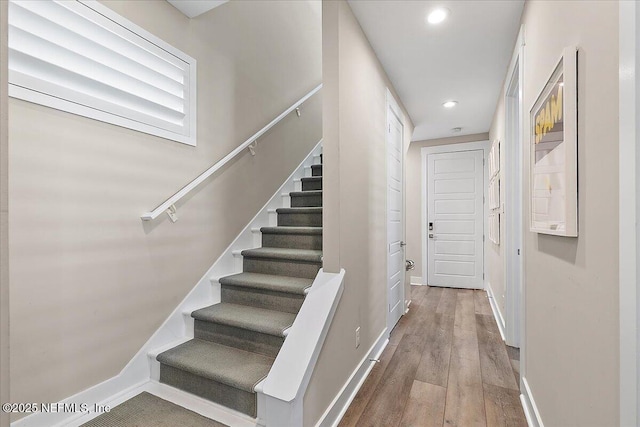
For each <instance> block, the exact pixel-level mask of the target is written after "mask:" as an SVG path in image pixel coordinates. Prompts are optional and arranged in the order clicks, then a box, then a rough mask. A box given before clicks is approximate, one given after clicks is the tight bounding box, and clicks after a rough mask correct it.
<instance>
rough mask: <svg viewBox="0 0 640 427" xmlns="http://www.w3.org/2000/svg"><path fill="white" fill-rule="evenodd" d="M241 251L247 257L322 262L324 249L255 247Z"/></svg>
mask: <svg viewBox="0 0 640 427" xmlns="http://www.w3.org/2000/svg"><path fill="white" fill-rule="evenodd" d="M241 253H242V256H243V257H246V258H264V259H274V260H287V261H303V262H318V263H319V262H322V251H320V250H314V249H291V248H255V249H245V250H244V251H242V252H241Z"/></svg>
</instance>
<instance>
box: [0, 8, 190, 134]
mask: <svg viewBox="0 0 640 427" xmlns="http://www.w3.org/2000/svg"><path fill="white" fill-rule="evenodd" d="M74 1H77V2H78V3H79V4H81V5H83V6H85V7H87V8H88V9H91V10H93V11H94V12H96V13H98V14H100V15H102V16H103V17H105V18H107V19H109V20H111V21H113V22H114V23H115V24H117V25H119V26H120V27H122V29H123V30H125V31H118V34H119V35H120V36H121V37H123V38H125V39H126V38H127V37H126V36H127V34H128V33H131V39H129V40H132V39H135V38H137V37H140V38H142V39H144V40H146V41H147V42H149V43H151V44H153V45H155V47H157V48H160V49H161V50H163V51H165V52H166V53H167V54H170V55H173V56H174V57H176V58H178V59H179V60H181V61H183V62H185V63H186V64H188V67H189V71H188V73H187V74H186V76H185V77H186V79H188V81H186V82H185V84H184V86H185V93H184V113H185V119H184V125H183V132H181V133H178V132H174V131H171V130H166V129H162V128H159V127H157V126H155V125H153V124H149V123H144V122H142V121H137V120H133V119H130V118H127V117H126V113H124V111H123V114H121V115H120V114H118V111H117V110H116V111H104V110H101V109H99V107H98V106H89V105H83V104H79V103H77V102H73V101H71V100H67V99H63V98H59V97H56V96H52V95H49V94H47V93H43V92H41V91H39V90H38V87H33V88H28V87H24V86H18V85H16V84H12V82H11V72H9V96H11V97H14V98H18V99H22V100H25V101H29V102H33V103H36V104H40V105H44V106H47V107H51V108H55V109H57V110H61V111H65V112H69V113H72V114H77V115H79V116H83V117H87V118H91V119H95V120H99V121H102V122H106V123H110V124H114V125H117V126H121V127H125V128H128V129H132V130H136V131H140V132H143V133H147V134H150V135H155V136H158V137H161V138H165V139H169V140H172V141H177V142H180V143H183V144H187V145H191V146H196V118H197V102H196V82H197V80H196V79H197V75H196V68H197V67H196V65H197V64H196V60H195V59H194V58H192V57H190V56H189V55H187V54H186V53H184V52H182V51H180V50H178V49H176V48H175V47H173V46H171V45H169V44H168V43H167V42H165V41H163V40H161V39H160V38H158V37H156V36H155V35H153V34H151V33H150V32H148V31H146V30H145V29H143V28H142V27H140V26H138V25H136V24H134V23H133V22H131V21H129V20H128V19H126V18H124V17H122V16H120V15H119V14H117V13H116V12H114V11H113V10H111V9H109V8H108V7H106V6H104V5H102V4H100V3H99V2H98V1H96V0H74ZM136 41H139V40H136Z"/></svg>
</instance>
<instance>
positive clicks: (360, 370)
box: [316, 328, 389, 427]
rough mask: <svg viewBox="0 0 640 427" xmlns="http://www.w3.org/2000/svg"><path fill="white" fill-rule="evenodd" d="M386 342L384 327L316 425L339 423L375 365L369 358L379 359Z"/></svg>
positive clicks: (387, 336) (334, 426) (329, 425)
mask: <svg viewBox="0 0 640 427" xmlns="http://www.w3.org/2000/svg"><path fill="white" fill-rule="evenodd" d="M388 343H389V332H388V331H387V328H385V329H384V330H383V331H382V333H381V334H380V336H379V337H378V339H377V340H376V342H375V343H374V344H373V346H371V348H370V349H369V351H368V352H367V354H366V355H365V357H364V358H363V359H362V360H361V361H360V364H359V365H358V366H357V367H356V369H355V370H354V371H353V373H352V374H351V376H350V377H349V379H348V380H347V382H346V383H345V385H344V386H343V387H342V389H341V390H340V392H339V393H338V395H337V396H336V397H335V399H333V401H332V402H331V405H329V407H328V408H327V410H326V411H325V412H324V414H323V415H322V417H320V420H319V421H318V423H317V424H316V427H336V426H337V425H338V424H339V423H340V421H341V420H342V417H344V414H345V412H347V409H349V405H350V404H351V402H352V401H353V399H354V398H355V397H356V394H357V393H358V390H360V387H362V384H364V381H365V380H366V379H367V377H368V376H369V373H370V372H371V370H372V369H373V367H374V366H375V363H376V362H373V361H371V359H376V360H377V359H379V358H380V355H381V354H382V352H383V351H384V349H385V348H386V347H387V344H388Z"/></svg>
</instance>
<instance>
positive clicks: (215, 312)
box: [191, 302, 296, 337]
mask: <svg viewBox="0 0 640 427" xmlns="http://www.w3.org/2000/svg"><path fill="white" fill-rule="evenodd" d="M191 317H193V318H194V319H196V320H202V321H205V322H210V323H218V324H222V325H227V326H233V327H236V328H241V329H247V330H250V331H255V332H261V333H263V334H267V335H274V336H277V337H283V336H284V335H283V332H284V330H285V329H287V328H289V327H290V326H291V325H292V324H293V321H294V320H295V318H296V315H295V314H292V313H285V312H284V311H274V310H267V309H264V308H258V307H252V306H248V305H238V304H230V303H225V302H222V303H219V304H214V305H211V306H209V307H205V308H201V309H200V310H196V311H194V312H193V313H191Z"/></svg>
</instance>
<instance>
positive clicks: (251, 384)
mask: <svg viewBox="0 0 640 427" xmlns="http://www.w3.org/2000/svg"><path fill="white" fill-rule="evenodd" d="M157 360H158V362H160V363H164V364H166V365H168V366H172V367H174V368H177V369H181V370H183V371H187V372H189V373H192V374H194V375H198V376H201V377H204V378H208V379H210V380H214V381H218V382H221V383H223V384H227V385H229V386H231V387H235V388H238V389H240V390H244V391H247V392H249V393H253V392H254V390H255V386H256V385H257V384H258V383H259V382H260V381H262V380H263V379H264V378H265V377H266V376H267V374H268V373H269V370H270V369H271V365H272V364H273V361H274V359H273V358H271V357H268V356H264V355H261V354H257V353H251V352H248V351H244V350H239V349H237V348H233V347H227V346H224V345H220V344H216V343H213V342H209V341H203V340H199V339H193V340H190V341H187V342H185V343H184V344H180V345H179V346H177V347H174V348H172V349H170V350H167V351H165V352H163V353H160V354H159V355H158V357H157Z"/></svg>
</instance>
